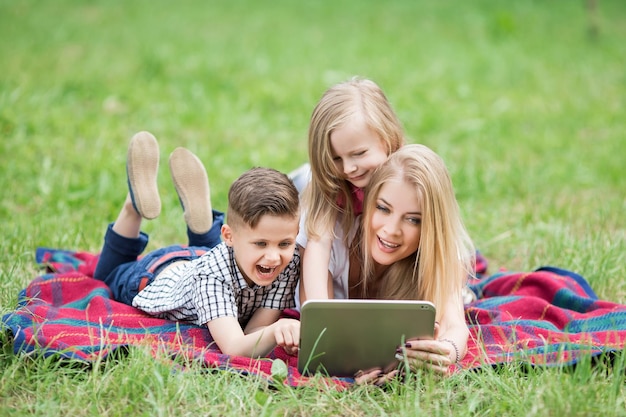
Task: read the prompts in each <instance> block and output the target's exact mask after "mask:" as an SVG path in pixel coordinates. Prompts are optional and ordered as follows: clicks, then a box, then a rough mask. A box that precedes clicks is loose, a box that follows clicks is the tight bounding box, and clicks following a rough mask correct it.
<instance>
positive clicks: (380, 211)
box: [368, 179, 422, 265]
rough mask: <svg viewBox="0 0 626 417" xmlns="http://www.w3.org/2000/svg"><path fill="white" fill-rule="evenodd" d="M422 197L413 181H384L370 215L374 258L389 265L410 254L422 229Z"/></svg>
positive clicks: (415, 248)
mask: <svg viewBox="0 0 626 417" xmlns="http://www.w3.org/2000/svg"><path fill="white" fill-rule="evenodd" d="M421 223H422V199H421V198H420V196H419V195H418V193H417V189H416V188H415V186H414V185H411V184H409V183H407V182H406V181H404V180H400V179H391V180H390V181H387V182H386V183H385V184H384V185H383V186H382V187H381V189H380V192H379V193H378V197H377V199H376V208H375V210H374V213H373V214H372V218H371V223H370V227H371V231H372V233H371V236H372V237H371V241H370V242H368V243H369V245H370V250H371V253H372V258H373V259H374V261H375V262H376V263H378V264H380V265H391V264H393V263H394V262H397V261H399V260H401V259H404V258H406V257H408V256H410V255H412V254H414V253H415V252H416V251H417V249H418V248H419V244H420V234H421V230H422V226H421Z"/></svg>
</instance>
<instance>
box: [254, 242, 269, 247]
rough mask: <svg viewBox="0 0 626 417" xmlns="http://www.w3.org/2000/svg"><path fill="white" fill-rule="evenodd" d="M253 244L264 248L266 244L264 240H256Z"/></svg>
mask: <svg viewBox="0 0 626 417" xmlns="http://www.w3.org/2000/svg"><path fill="white" fill-rule="evenodd" d="M255 245H256V246H258V247H260V248H264V247H265V246H267V244H266V243H265V242H256V243H255Z"/></svg>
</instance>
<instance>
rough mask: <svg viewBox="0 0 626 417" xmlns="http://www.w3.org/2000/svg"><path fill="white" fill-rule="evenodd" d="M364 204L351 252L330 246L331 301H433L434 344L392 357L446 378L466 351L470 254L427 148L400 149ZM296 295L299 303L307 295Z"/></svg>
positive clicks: (442, 173)
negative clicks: (465, 290)
mask: <svg viewBox="0 0 626 417" xmlns="http://www.w3.org/2000/svg"><path fill="white" fill-rule="evenodd" d="M363 206H364V212H363V216H362V218H360V219H358V220H357V221H355V223H354V227H353V228H352V230H351V231H350V233H349V235H348V239H347V241H348V242H350V244H349V246H346V245H343V244H342V243H341V242H342V241H343V239H336V242H338V243H335V244H334V245H333V248H332V254H331V262H330V265H329V280H332V283H333V292H332V293H333V296H334V297H335V298H373V299H414V300H428V301H431V302H432V303H433V304H434V305H435V307H436V308H437V324H436V328H435V337H434V339H432V340H417V339H416V340H409V341H407V342H406V345H405V346H404V347H402V348H401V349H400V350H399V352H398V357H399V358H401V359H403V360H406V361H407V362H408V364H409V365H410V366H411V367H412V368H414V369H415V368H430V369H432V370H434V371H436V372H439V373H447V372H448V370H449V367H450V365H452V364H454V363H458V362H459V361H460V360H461V359H462V358H463V356H464V355H465V352H466V347H467V338H468V335H469V331H468V328H467V325H466V323H465V316H464V312H463V300H462V293H463V288H464V286H465V283H466V280H467V277H468V274H471V273H473V263H474V254H475V250H474V247H473V244H472V241H471V239H470V238H469V235H468V233H467V231H466V229H465V227H464V225H463V222H462V219H461V215H460V211H459V207H458V203H457V201H456V198H455V195H454V189H453V186H452V181H451V180H450V175H449V173H448V170H447V168H446V166H445V163H444V162H443V160H442V159H441V158H440V157H439V156H438V155H437V154H436V153H434V152H433V151H432V150H430V149H429V148H428V147H426V146H423V145H405V146H403V147H402V148H400V150H398V151H396V152H395V153H393V154H392V155H391V156H390V157H389V159H388V160H387V161H386V162H385V163H384V164H383V165H382V166H381V167H380V168H378V170H376V172H375V173H374V175H373V176H372V178H371V180H370V183H369V185H368V187H367V190H366V193H365V198H364V204H363ZM359 220H360V221H359ZM336 231H337V232H341V231H340V230H336ZM300 297H301V299H300V301H301V302H304V300H305V299H306V294H305V293H304V292H301V293H300ZM381 373H382V370H377V371H375V372H374V373H370V374H369V376H367V377H366V379H369V378H371V377H372V376H376V375H377V374H381Z"/></svg>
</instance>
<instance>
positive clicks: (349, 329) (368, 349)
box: [298, 300, 435, 377]
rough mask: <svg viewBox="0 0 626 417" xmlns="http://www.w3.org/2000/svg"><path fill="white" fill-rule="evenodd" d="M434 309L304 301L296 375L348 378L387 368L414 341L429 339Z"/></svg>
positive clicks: (416, 304)
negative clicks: (360, 371) (318, 373)
mask: <svg viewBox="0 0 626 417" xmlns="http://www.w3.org/2000/svg"><path fill="white" fill-rule="evenodd" d="M434 329H435V306H434V305H433V304H432V303H430V302H428V301H414V300H309V301H306V302H305V303H304V304H303V305H302V308H301V311H300V351H299V352H298V370H299V371H300V373H301V374H302V375H312V374H314V373H317V372H321V373H323V374H326V375H330V376H340V377H353V376H354V374H355V373H356V372H357V371H359V370H362V371H364V370H368V369H371V368H374V367H380V368H383V369H384V368H386V367H387V366H388V365H390V364H393V363H394V361H395V354H396V349H397V348H398V347H399V346H401V345H403V344H404V341H405V340H407V339H410V338H413V337H425V338H432V337H433V334H434Z"/></svg>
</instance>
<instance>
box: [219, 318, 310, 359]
mask: <svg viewBox="0 0 626 417" xmlns="http://www.w3.org/2000/svg"><path fill="white" fill-rule="evenodd" d="M279 317H280V311H279V310H273V309H268V308H260V309H258V310H257V311H256V312H255V313H254V314H253V315H252V318H251V319H250V321H249V322H248V325H247V326H246V329H245V331H244V330H243V329H242V328H241V326H240V325H239V322H238V321H237V319H236V318H234V317H220V318H218V319H215V320H211V321H210V322H208V323H207V326H208V328H209V331H210V332H211V336H212V337H213V340H214V341H215V343H216V344H217V346H218V347H219V348H220V350H221V351H222V353H225V354H227V355H236V356H249V357H259V356H264V355H266V354H267V353H268V352H270V351H271V350H272V349H273V348H274V347H275V346H276V345H280V346H283V347H284V348H285V350H286V351H287V353H293V352H295V351H296V350H297V346H298V344H299V342H300V322H299V321H298V320H293V319H279Z"/></svg>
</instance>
